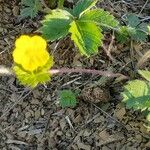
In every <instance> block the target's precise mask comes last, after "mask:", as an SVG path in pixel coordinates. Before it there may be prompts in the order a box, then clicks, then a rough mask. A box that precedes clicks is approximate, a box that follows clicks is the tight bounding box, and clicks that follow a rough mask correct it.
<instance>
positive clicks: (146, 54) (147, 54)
mask: <svg viewBox="0 0 150 150" xmlns="http://www.w3.org/2000/svg"><path fill="white" fill-rule="evenodd" d="M149 58H150V50H149V51H147V52H146V53H145V54H144V55H143V56H142V58H141V59H140V60H139V61H138V63H137V68H140V67H142V66H143V64H144V63H145V62H146V61H147V60H148V59H149Z"/></svg>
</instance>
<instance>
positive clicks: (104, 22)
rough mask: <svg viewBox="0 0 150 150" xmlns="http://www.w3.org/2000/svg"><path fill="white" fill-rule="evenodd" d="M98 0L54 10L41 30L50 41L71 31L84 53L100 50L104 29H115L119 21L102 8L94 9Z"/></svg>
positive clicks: (82, 1) (89, 53)
mask: <svg viewBox="0 0 150 150" xmlns="http://www.w3.org/2000/svg"><path fill="white" fill-rule="evenodd" d="M96 2H97V0H80V1H78V3H77V4H76V5H75V6H74V7H73V9H72V10H68V9H66V10H61V9H57V10H53V11H52V12H51V13H50V14H49V15H47V16H46V17H45V19H44V21H43V22H42V24H43V26H42V27H41V28H40V29H39V31H40V32H41V33H42V34H43V37H44V38H46V39H47V40H49V41H54V40H57V39H60V38H63V37H65V36H66V35H67V34H69V33H71V39H72V40H73V41H74V43H75V45H76V46H77V47H78V48H79V51H80V53H81V54H82V55H86V56H88V57H89V56H90V55H92V54H96V53H97V52H98V46H101V45H102V39H103V35H102V29H103V27H105V28H108V29H109V28H110V29H114V28H115V27H117V26H118V21H116V20H115V19H114V17H113V16H112V15H110V14H109V13H108V12H106V11H104V10H102V9H93V10H90V9H91V8H92V7H93V6H95V4H96Z"/></svg>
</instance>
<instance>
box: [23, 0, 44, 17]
mask: <svg viewBox="0 0 150 150" xmlns="http://www.w3.org/2000/svg"><path fill="white" fill-rule="evenodd" d="M21 3H22V5H24V6H25V8H23V9H21V12H20V17H21V18H27V17H30V18H34V17H36V15H37V13H38V11H39V10H41V7H42V6H41V3H40V1H39V0H22V1H21Z"/></svg>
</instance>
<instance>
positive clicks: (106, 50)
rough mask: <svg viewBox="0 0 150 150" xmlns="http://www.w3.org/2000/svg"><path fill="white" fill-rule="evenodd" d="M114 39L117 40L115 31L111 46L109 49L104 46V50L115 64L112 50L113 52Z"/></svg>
mask: <svg viewBox="0 0 150 150" xmlns="http://www.w3.org/2000/svg"><path fill="white" fill-rule="evenodd" d="M114 39H115V36H114V31H113V35H112V37H111V41H110V44H109V46H108V49H107V48H106V47H105V46H104V45H103V49H104V51H105V53H106V54H107V56H108V57H109V58H110V60H111V61H112V62H115V59H114V58H113V57H112V55H111V50H112V47H113V43H114Z"/></svg>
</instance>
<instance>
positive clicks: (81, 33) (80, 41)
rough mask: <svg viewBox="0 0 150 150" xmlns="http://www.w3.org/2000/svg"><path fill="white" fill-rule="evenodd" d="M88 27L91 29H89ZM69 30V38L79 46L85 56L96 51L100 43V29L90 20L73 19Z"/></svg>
mask: <svg viewBox="0 0 150 150" xmlns="http://www.w3.org/2000/svg"><path fill="white" fill-rule="evenodd" d="M89 28H91V29H90V30H89ZM69 32H70V33H71V39H73V40H74V42H75V44H76V45H77V46H78V47H79V50H80V53H81V54H84V55H86V56H90V55H91V54H94V53H97V52H98V46H99V45H102V42H101V39H103V34H102V33H101V29H100V28H98V27H97V26H96V25H95V24H94V23H92V22H82V21H76V22H75V21H73V22H72V23H71V28H70V29H69Z"/></svg>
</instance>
